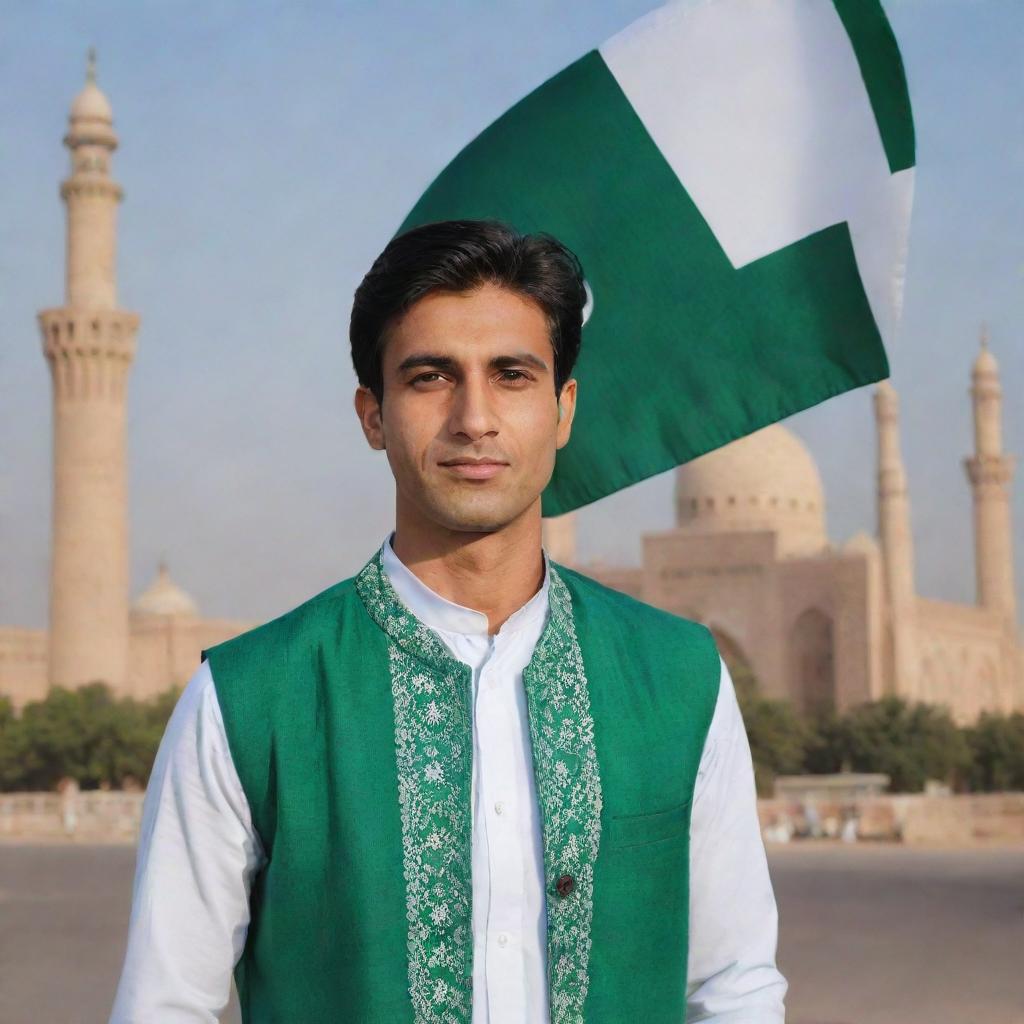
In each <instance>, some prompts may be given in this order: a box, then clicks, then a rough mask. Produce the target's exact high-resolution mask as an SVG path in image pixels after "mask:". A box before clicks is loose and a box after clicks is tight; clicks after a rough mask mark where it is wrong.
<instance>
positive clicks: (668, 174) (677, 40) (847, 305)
mask: <svg viewBox="0 0 1024 1024" xmlns="http://www.w3.org/2000/svg"><path fill="white" fill-rule="evenodd" d="M913 176H914V127H913V120H912V116H911V110H910V100H909V95H908V90H907V83H906V78H905V76H904V71H903V63H902V60H901V58H900V53H899V49H898V47H897V45H896V40H895V37H894V36H893V33H892V31H891V29H890V26H889V23H888V21H887V19H886V17H885V13H884V11H883V10H882V7H881V5H880V4H879V3H878V2H877V0H702V2H697V3H693V2H691V0H678V2H674V3H669V4H667V5H666V6H664V7H659V8H657V9H656V10H654V11H652V12H651V13H650V14H648V15H646V16H644V17H643V18H641V19H640V20H638V21H636V22H634V23H633V24H631V25H629V26H628V27H627V28H625V29H624V30H623V31H621V32H620V33H618V34H617V35H615V36H613V37H612V38H611V39H609V40H608V41H607V42H606V43H604V44H603V45H602V46H600V47H599V48H598V49H596V50H592V51H590V52H589V53H587V54H585V55H584V56H583V57H581V58H580V59H579V60H577V61H575V62H574V63H573V64H570V65H569V66H568V67H567V68H565V69H564V70H563V71H561V72H559V73H558V74H556V75H555V76H554V77H553V78H550V79H549V80H548V81H547V82H545V83H544V84H543V85H541V86H540V87H539V88H537V89H535V90H534V91H533V92H531V93H530V94H529V95H528V96H526V97H525V98H524V99H522V100H521V101H519V102H518V103H517V104H515V106H513V107H511V108H510V109H509V110H508V111H506V112H505V113H504V114H503V115H502V116H501V117H499V118H498V120H496V121H495V122H494V123H493V124H491V125H490V126H489V127H488V128H486V129H485V130H484V131H483V132H481V133H480V135H478V136H477V137H476V138H475V139H474V140H473V141H472V142H470V143H469V145H467V146H466V147H465V148H464V149H463V150H462V151H461V152H460V153H459V154H458V155H457V156H456V157H455V158H454V159H453V160H452V161H451V163H450V164H448V166H447V167H446V168H445V169H444V171H442V173H441V174H440V175H439V176H438V177H437V179H436V180H435V181H434V182H433V184H431V185H430V187H429V188H428V189H427V191H426V192H425V193H424V194H423V196H422V197H421V198H420V199H419V201H418V202H417V203H416V205H415V207H414V208H413V209H412V211H411V212H410V213H409V215H408V216H407V217H406V219H405V221H404V222H403V224H402V225H401V227H400V228H399V231H405V230H406V229H408V228H411V227H414V226H416V225H419V224H424V223H428V222H431V221H437V220H448V219H452V218H463V217H466V218H492V217H493V218H499V219H501V220H505V221H507V222H509V223H510V224H512V225H514V226H515V227H516V228H518V229H519V230H521V231H538V230H540V231H548V232H550V233H552V234H554V235H555V236H557V237H558V238H559V239H561V240H562V241H563V242H565V244H566V245H568V246H569V247H570V248H571V249H573V250H574V251H575V252H576V253H577V255H578V256H579V258H580V261H581V263H582V264H583V269H584V273H585V275H586V280H587V286H588V291H589V293H590V296H589V298H590V301H588V308H587V310H586V312H585V324H584V328H583V344H582V348H581V350H580V357H579V361H578V363H577V366H576V370H575V373H574V375H575V376H576V378H577V379H578V381H579V394H578V402H577V410H576V418H575V421H574V423H573V431H572V437H571V439H570V441H569V443H568V444H567V445H566V446H565V447H564V448H563V449H562V450H561V451H559V453H558V457H557V461H556V466H555V472H554V475H553V477H552V479H551V483H550V484H549V486H548V488H547V489H546V490H545V492H544V495H543V502H542V504H543V514H544V515H545V516H555V515H560V514H562V513H565V512H569V511H572V510H573V509H575V508H579V507H580V506H581V505H585V504H587V503H588V502H591V501H595V500H596V499H598V498H601V497H604V496H605V495H608V494H612V493H613V492H615V491H618V490H620V489H621V488H623V487H627V486H629V485H630V484H634V483H637V482H638V481H640V480H643V479H646V478H647V477H650V476H653V475H654V474H656V473H661V472H664V471H666V470H669V469H671V468H673V467H674V466H678V465H680V464H682V463H684V462H687V461H688V460H690V459H693V458H695V457H696V456H698V455H702V454H704V453H705V452H708V451H711V450H712V449H714V448H718V447H719V446H721V445H723V444H726V443H728V442H729V441H732V440H735V439H736V438H739V437H743V436H745V435H747V434H750V433H752V432H753V431H755V430H757V429H759V428H760V427H763V426H766V425H767V424H769V423H774V422H777V421H778V420H780V419H783V418H784V417H786V416H789V415H791V414H793V413H795V412H798V411H800V410H801V409H806V408H808V407H810V406H812V405H816V404H817V403H819V402H821V401H824V400H825V399H827V398H830V397H831V396H833V395H838V394H841V393H843V392H845V391H849V390H850V389H852V388H856V387H861V386H862V385H865V384H870V383H872V382H874V381H878V380H881V379H883V378H885V377H887V376H889V366H888V361H887V359H886V352H885V347H884V346H885V344H887V343H891V342H892V339H893V337H894V333H895V331H896V328H897V324H898V320H899V309H900V304H901V297H902V285H903V276H904V263H905V253H906V239H907V231H908V227H909V220H910V206H911V200H912V195H913V180H914V177H913Z"/></svg>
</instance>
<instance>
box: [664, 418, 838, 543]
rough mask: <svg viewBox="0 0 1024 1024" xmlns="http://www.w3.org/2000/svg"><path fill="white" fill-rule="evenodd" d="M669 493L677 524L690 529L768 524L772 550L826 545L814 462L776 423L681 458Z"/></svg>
mask: <svg viewBox="0 0 1024 1024" xmlns="http://www.w3.org/2000/svg"><path fill="white" fill-rule="evenodd" d="M675 499H676V525H677V526H678V528H679V529H681V530H684V531H686V532H689V533H745V532H749V531H755V530H771V531H772V532H774V533H775V534H776V535H777V543H778V549H777V551H778V555H779V557H787V556H793V555H813V554H819V553H821V552H823V551H825V550H827V548H828V535H827V532H826V529H825V495H824V490H823V488H822V485H821V477H820V475H819V474H818V467H817V465H816V464H815V462H814V459H813V458H812V456H811V454H810V452H809V451H808V450H807V448H806V447H805V446H804V444H803V442H802V441H801V440H800V439H799V438H798V437H797V436H796V435H795V434H793V433H792V432H791V431H789V430H787V429H786V428H785V427H784V426H782V425H781V424H780V423H772V424H770V425H769V426H767V427H763V428H761V429H760V430H756V431H754V433H752V434H748V435H747V436H746V437H741V438H739V439H738V440H736V441H732V442H730V443H729V444H726V445H723V446H722V447H721V448H716V449H715V450H714V451H710V452H708V453H707V454H705V455H701V456H699V457H698V458H696V459H693V460H692V461H691V462H687V463H685V464H684V465H682V466H680V467H679V468H678V469H677V470H676V480H675Z"/></svg>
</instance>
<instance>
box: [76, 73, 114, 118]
mask: <svg viewBox="0 0 1024 1024" xmlns="http://www.w3.org/2000/svg"><path fill="white" fill-rule="evenodd" d="M71 120H72V121H105V122H106V123H107V124H112V123H113V121H114V111H113V110H112V109H111V106H110V100H108V99H107V97H106V96H105V95H104V94H103V91H102V90H101V89H100V87H99V86H98V85H97V84H96V83H95V82H93V81H92V80H90V81H88V82H86V83H85V88H84V89H82V91H81V92H80V93H79V94H78V95H77V96H76V97H75V99H74V102H73V103H72V104H71Z"/></svg>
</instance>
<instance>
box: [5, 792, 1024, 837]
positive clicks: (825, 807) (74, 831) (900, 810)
mask: <svg viewBox="0 0 1024 1024" xmlns="http://www.w3.org/2000/svg"><path fill="white" fill-rule="evenodd" d="M144 796H145V794H144V793H143V792H142V791H139V790H133V791H120V790H84V791H80V792H79V791H76V790H75V789H74V787H67V788H65V790H64V791H63V792H62V793H0V841H2V840H11V841H22V842H47V841H58V842H59V841H65V842H67V841H71V842H83V843H104V842H115V843H116V842H121V843H134V842H135V841H136V839H137V837H138V834H139V824H140V822H141V820H142V801H143V797H144ZM812 803H813V809H810V810H809V805H810V804H812ZM757 810H758V815H759V817H760V820H761V827H762V831H763V833H764V836H765V839H768V840H779V839H782V840H786V839H793V840H794V841H798V840H799V837H801V835H805V834H809V833H812V832H813V833H816V834H817V835H818V836H821V837H825V838H841V837H843V835H844V824H846V829H845V837H846V838H848V839H857V840H875V841H888V842H903V843H911V844H943V843H975V842H984V841H991V840H998V841H1019V842H1021V843H1024V793H979V794H967V795H952V796H950V795H932V794H925V793H891V794H880V795H874V796H862V797H854V798H852V799H846V800H830V799H815V800H812V801H809V800H807V799H803V800H799V799H793V798H788V797H786V798H777V799H768V800H759V801H758V806H757ZM851 819H852V822H853V824H852V825H851V824H849V822H850V821H851Z"/></svg>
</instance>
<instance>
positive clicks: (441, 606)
mask: <svg viewBox="0 0 1024 1024" xmlns="http://www.w3.org/2000/svg"><path fill="white" fill-rule="evenodd" d="M394 535H395V534H394V531H393V530H392V531H391V532H390V533H389V534H388V535H387V537H386V538H385V539H384V543H383V545H381V555H380V562H381V566H382V567H383V569H384V571H385V572H386V573H387V574H388V579H389V580H390V581H391V585H392V586H393V587H394V588H395V592H396V593H397V594H398V596H399V597H400V598H401V599H402V603H403V604H405V606H406V607H407V608H408V609H409V611H411V612H412V613H413V615H415V616H416V618H417V619H419V620H420V622H423V623H425V624H426V625H428V626H429V627H430V628H431V629H434V630H437V631H439V632H444V633H471V634H482V635H484V636H488V635H489V632H490V624H489V622H488V620H487V616H486V615H485V614H484V613H483V612H481V611H477V610H476V609H475V608H467V607H466V606H465V605H461V604H456V603H455V602H454V601H449V600H448V599H447V598H444V597H442V596H441V595H440V594H439V593H437V591H435V590H432V589H431V588H430V587H428V586H427V585H426V583H424V582H423V580H421V579H420V578H419V577H418V576H417V575H416V574H415V573H414V572H413V571H412V570H411V569H410V568H409V567H408V566H407V565H405V563H404V562H402V561H401V559H399V557H398V555H396V554H395V550H394V548H393V547H392V546H391V538H392V537H393V536H394ZM541 554H542V555H543V556H544V582H543V583H542V584H541V586H540V589H539V590H538V591H537V593H536V594H534V595H533V597H531V598H530V600H529V601H527V602H526V604H524V605H522V606H521V607H520V608H518V609H516V611H514V612H513V613H512V614H511V615H510V616H509V617H508V618H507V619H506V620H505V621H504V622H503V623H502V624H501V627H500V628H499V630H498V634H500V635H502V636H505V635H507V634H509V633H514V632H516V631H517V630H519V629H521V628H522V627H524V626H526V625H527V623H529V622H532V621H533V619H534V617H535V616H537V615H541V614H544V613H545V612H546V611H547V610H548V585H549V581H550V574H551V569H550V565H549V562H548V555H547V552H546V551H544V549H543V548H541ZM496 635H497V634H496Z"/></svg>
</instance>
